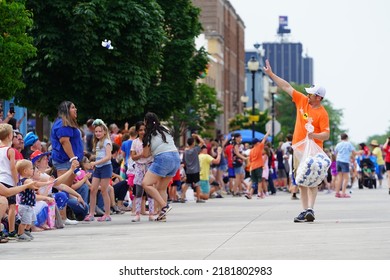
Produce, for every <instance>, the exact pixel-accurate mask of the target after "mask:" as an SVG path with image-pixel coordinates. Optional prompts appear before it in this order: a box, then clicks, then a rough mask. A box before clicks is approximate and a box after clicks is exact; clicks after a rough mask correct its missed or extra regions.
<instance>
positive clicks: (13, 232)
mask: <svg viewBox="0 0 390 280" xmlns="http://www.w3.org/2000/svg"><path fill="white" fill-rule="evenodd" d="M17 237H18V234H17V233H16V230H14V231H11V232H9V233H8V239H12V240H14V239H16V238H17Z"/></svg>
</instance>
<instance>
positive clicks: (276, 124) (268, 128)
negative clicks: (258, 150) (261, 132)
mask: <svg viewBox="0 0 390 280" xmlns="http://www.w3.org/2000/svg"><path fill="white" fill-rule="evenodd" d="M281 128H282V127H281V125H280V122H278V121H277V120H274V135H277V134H278V133H279V132H280V129H281ZM265 131H269V132H270V133H271V135H272V120H270V121H268V122H267V123H266V124H265ZM274 135H273V136H274Z"/></svg>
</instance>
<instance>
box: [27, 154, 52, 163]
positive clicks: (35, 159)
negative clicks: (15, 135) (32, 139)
mask: <svg viewBox="0 0 390 280" xmlns="http://www.w3.org/2000/svg"><path fill="white" fill-rule="evenodd" d="M49 155H50V152H46V153H42V152H41V151H34V152H33V153H32V154H31V156H30V159H31V161H32V163H33V164H35V162H36V161H37V160H39V159H40V158H41V157H44V156H49Z"/></svg>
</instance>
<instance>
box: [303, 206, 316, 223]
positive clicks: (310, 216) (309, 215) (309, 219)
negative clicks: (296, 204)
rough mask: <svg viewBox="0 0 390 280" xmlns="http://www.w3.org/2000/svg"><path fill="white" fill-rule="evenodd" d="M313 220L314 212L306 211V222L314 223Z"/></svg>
mask: <svg viewBox="0 0 390 280" xmlns="http://www.w3.org/2000/svg"><path fill="white" fill-rule="evenodd" d="M315 219H316V218H315V216H314V211H313V210H312V209H307V210H306V215H305V220H306V222H314V220H315Z"/></svg>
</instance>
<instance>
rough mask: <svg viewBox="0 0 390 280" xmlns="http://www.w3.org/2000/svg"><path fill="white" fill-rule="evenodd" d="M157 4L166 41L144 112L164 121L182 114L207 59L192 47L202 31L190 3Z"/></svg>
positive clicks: (168, 0) (184, 0) (166, 0)
mask: <svg viewBox="0 0 390 280" xmlns="http://www.w3.org/2000/svg"><path fill="white" fill-rule="evenodd" d="M157 2H158V3H159V4H160V6H161V7H162V9H163V10H164V29H165V32H166V33H167V37H168V41H167V42H166V43H165V46H164V48H163V57H164V61H163V64H162V69H161V72H159V73H158V75H156V77H155V83H154V84H153V85H152V86H151V88H150V89H149V90H148V95H147V96H148V104H147V107H146V110H150V111H153V112H155V113H157V114H158V115H159V117H161V118H162V119H168V118H169V117H170V116H173V115H175V116H177V115H178V114H180V113H183V112H185V109H186V107H187V105H188V104H190V103H191V102H192V100H193V99H194V97H195V94H196V91H197V89H196V87H195V82H196V80H197V79H198V78H199V75H200V74H199V73H200V72H201V71H204V70H205V69H206V65H207V62H208V59H207V53H206V52H205V50H204V49H203V48H201V49H200V50H196V48H195V38H196V37H197V36H198V35H199V34H200V32H201V30H202V27H201V24H200V22H199V14H200V10H199V8H196V7H194V6H193V4H192V1H190V0H176V1H171V0H157ZM181 115H183V114H181ZM179 121H184V119H183V120H179Z"/></svg>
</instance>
